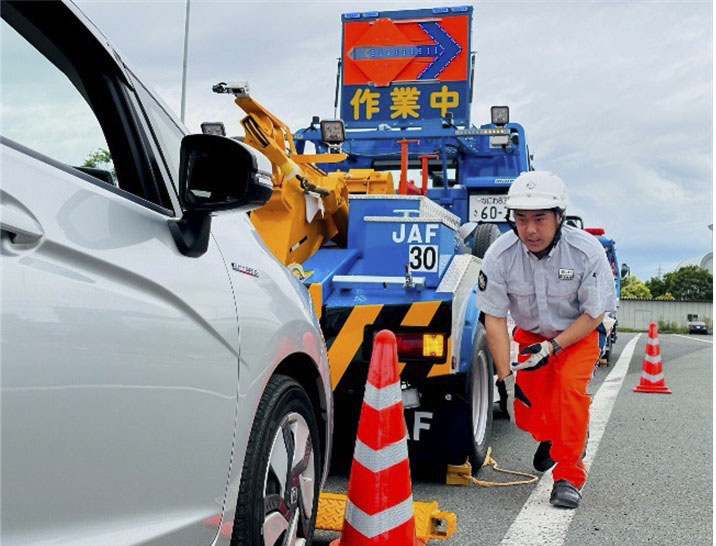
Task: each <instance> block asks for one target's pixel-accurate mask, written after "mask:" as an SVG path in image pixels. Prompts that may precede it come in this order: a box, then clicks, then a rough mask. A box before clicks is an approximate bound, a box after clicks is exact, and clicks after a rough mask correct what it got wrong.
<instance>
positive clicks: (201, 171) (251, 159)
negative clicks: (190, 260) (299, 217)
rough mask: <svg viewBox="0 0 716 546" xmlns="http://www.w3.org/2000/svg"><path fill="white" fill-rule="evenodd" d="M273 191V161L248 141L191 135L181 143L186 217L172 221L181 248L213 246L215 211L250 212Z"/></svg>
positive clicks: (191, 252)
mask: <svg viewBox="0 0 716 546" xmlns="http://www.w3.org/2000/svg"><path fill="white" fill-rule="evenodd" d="M272 193H273V182H272V181H271V163H270V162H269V161H268V159H267V158H266V157H265V156H263V155H262V154H260V153H259V152H256V151H254V150H253V149H252V148H249V147H248V146H247V145H245V144H243V143H241V142H238V141H236V140H233V139H231V138H226V137H223V136H219V135H206V134H195V135H187V136H185V137H184V138H183V139H182V142H181V156H180V162H179V201H180V203H181V204H182V207H183V208H184V209H185V210H184V215H183V216H182V218H181V219H180V220H170V222H169V229H170V231H171V232H172V235H173V236H174V240H175V242H176V244H177V248H178V249H179V251H180V252H181V253H182V254H184V255H185V256H191V257H198V256H201V255H202V254H204V253H205V252H206V249H207V248H208V245H209V233H210V227H211V214H212V213H217V212H221V211H250V210H254V209H257V208H259V207H261V206H262V205H264V204H265V203H266V202H267V201H268V200H269V198H270V197H271V194H272Z"/></svg>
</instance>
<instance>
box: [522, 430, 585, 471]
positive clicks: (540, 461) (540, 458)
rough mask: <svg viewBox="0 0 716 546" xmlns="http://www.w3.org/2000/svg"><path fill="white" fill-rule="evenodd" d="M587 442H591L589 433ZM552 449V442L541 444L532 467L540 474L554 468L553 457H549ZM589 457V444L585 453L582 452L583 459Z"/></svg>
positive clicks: (533, 459)
mask: <svg viewBox="0 0 716 546" xmlns="http://www.w3.org/2000/svg"><path fill="white" fill-rule="evenodd" d="M587 441H589V431H587ZM551 448H552V442H550V441H549V440H545V441H544V442H540V443H539V445H538V446H537V451H535V456H534V457H533V458H532V466H534V468H535V470H537V471H538V472H547V471H548V470H549V469H550V468H552V467H553V466H554V461H553V460H552V457H550V456H549V450H550V449H551ZM586 455H587V444H586V443H585V444H584V451H582V459H584V457H585V456H586Z"/></svg>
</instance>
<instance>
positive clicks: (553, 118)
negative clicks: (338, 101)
mask: <svg viewBox="0 0 716 546" xmlns="http://www.w3.org/2000/svg"><path fill="white" fill-rule="evenodd" d="M77 4H78V5H79V6H80V8H81V9H82V10H83V11H84V12H85V14H87V15H88V16H89V17H90V19H92V20H93V21H94V22H95V24H96V25H97V26H98V27H99V28H100V29H101V30H102V31H103V32H104V33H105V35H106V36H107V37H108V38H109V39H110V41H111V42H112V43H113V44H114V45H115V46H116V48H117V49H118V50H119V51H120V52H122V53H123V55H125V56H126V58H128V59H129V61H130V63H131V64H133V66H134V67H135V68H136V69H137V71H138V72H139V74H140V75H141V76H142V77H143V79H144V80H145V81H147V82H148V83H149V84H150V85H151V86H152V87H153V88H154V89H155V90H156V91H157V92H158V93H159V94H160V95H161V96H162V98H163V99H164V101H165V102H166V103H167V104H168V105H169V107H170V108H172V109H173V110H174V111H175V112H177V114H178V113H179V111H180V103H181V79H182V55H183V36H184V21H185V13H186V3H185V1H184V0H181V1H176V2H175V1H161V2H159V1H155V2H147V1H143V0H135V1H112V2H105V1H97V0H84V1H78V2H77ZM445 5H465V2H443V1H436V2H420V1H411V2H365V1H362V2H358V1H345V2H337V1H332V2H301V1H294V2H271V1H262V2H244V1H222V2H216V1H200V0H191V14H190V28H189V54H188V77H187V96H186V124H187V126H188V128H189V129H190V130H191V131H193V132H199V131H200V123H201V122H202V121H223V122H224V123H225V124H226V126H227V132H228V133H229V134H241V129H240V127H239V124H238V120H239V119H240V118H241V117H242V111H240V110H239V108H238V107H237V106H235V105H234V104H233V102H232V100H231V97H230V96H229V95H217V94H214V93H212V92H211V86H212V85H213V84H215V83H217V82H219V81H227V80H228V81H241V80H246V81H249V82H250V86H251V95H252V96H253V97H254V98H256V99H257V100H258V101H259V102H261V103H262V104H263V105H265V106H266V107H267V108H268V109H269V110H271V111H272V112H273V113H274V114H275V115H277V116H278V117H279V118H281V119H282V120H283V121H285V122H286V123H287V124H288V125H289V126H290V127H291V128H292V129H294V130H297V129H299V128H301V127H305V126H306V125H308V123H309V122H310V119H311V116H313V115H318V116H321V117H322V118H332V117H333V97H334V89H335V77H336V59H337V57H338V56H339V55H340V46H341V19H340V16H341V14H342V13H347V12H352V11H370V10H388V9H412V8H420V7H435V6H445ZM472 5H473V6H474V10H475V12H474V17H473V37H472V43H473V49H474V50H475V51H476V52H477V58H476V74H475V97H474V100H473V104H472V108H471V120H472V123H473V124H476V125H480V124H482V123H487V122H489V115H490V113H489V112H490V106H491V105H502V104H506V105H509V106H510V119H511V121H516V122H518V123H520V124H522V125H523V126H524V128H525V131H526V134H527V139H528V142H529V146H530V151H531V152H532V153H534V156H535V161H534V163H535V166H536V168H537V169H544V170H550V171H552V172H554V173H555V174H557V175H559V176H560V177H561V178H562V179H563V180H564V181H565V184H566V185H567V189H568V193H569V202H570V205H569V213H570V214H578V215H580V216H582V218H583V219H584V222H585V225H587V226H595V227H603V228H605V229H606V232H607V235H608V236H609V237H611V238H612V239H614V240H615V241H616V244H617V249H618V253H619V259H620V261H621V262H626V263H628V264H629V265H630V266H631V270H632V273H633V274H636V275H637V276H638V277H639V278H640V279H642V280H647V279H649V278H651V277H653V276H656V275H657V274H658V272H659V270H661V272H662V273H666V272H668V271H671V270H674V269H675V268H676V267H677V266H678V265H679V264H680V263H681V262H683V261H684V260H687V259H691V258H700V257H701V256H703V255H704V254H706V253H707V252H710V251H711V249H712V244H713V243H712V233H711V231H710V230H709V229H708V227H707V226H708V225H709V224H711V223H712V222H713V13H712V4H711V2H706V1H704V2H688V1H678V2H582V1H563V2H510V1H501V2H476V3H472Z"/></svg>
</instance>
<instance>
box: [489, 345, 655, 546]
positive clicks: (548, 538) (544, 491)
mask: <svg viewBox="0 0 716 546" xmlns="http://www.w3.org/2000/svg"><path fill="white" fill-rule="evenodd" d="M640 337H641V334H637V335H636V336H635V337H634V338H633V339H631V340H629V343H627V344H626V347H624V350H623V351H622V354H621V356H620V357H619V360H618V361H617V363H616V364H615V365H614V369H613V370H612V371H611V372H610V373H609V375H608V376H607V378H606V379H605V380H604V382H603V383H602V385H601V387H600V388H599V390H598V391H597V394H596V395H595V396H594V398H593V399H592V405H591V406H590V409H589V416H590V417H589V442H588V443H587V454H586V456H585V457H584V465H585V467H586V468H587V471H589V468H590V467H591V466H592V461H594V456H595V455H596V453H597V449H598V448H599V442H600V441H601V440H602V436H603V435H604V430H605V429H606V427H607V422H608V421H609V417H610V415H611V414H612V408H613V407H614V402H615V401H616V398H617V395H618V394H619V389H620V388H621V386H622V383H623V382H624V377H625V376H626V373H627V371H628V370H629V362H630V361H631V357H632V356H633V354H634V347H635V346H636V344H637V342H638V341H639V338H640ZM588 484H589V482H588V481H587V489H588ZM551 491H552V471H551V470H550V471H548V472H545V473H544V474H543V475H542V478H541V479H540V480H539V482H537V486H536V487H535V489H534V490H533V491H532V494H531V495H530V496H529V498H528V499H527V502H525V504H524V506H523V507H522V510H521V511H520V513H519V514H517V517H516V518H515V521H513V522H512V525H511V526H510V528H509V529H508V530H507V534H506V535H505V538H503V539H502V542H501V543H500V544H502V545H505V546H507V545H511V546H543V545H544V544H549V545H550V546H561V545H563V544H564V541H565V538H566V536H567V530H568V529H569V524H570V522H571V521H572V518H573V517H574V513H575V510H565V509H560V508H555V507H554V506H552V505H551V504H550V503H549V495H550V492H551ZM587 493H588V491H587Z"/></svg>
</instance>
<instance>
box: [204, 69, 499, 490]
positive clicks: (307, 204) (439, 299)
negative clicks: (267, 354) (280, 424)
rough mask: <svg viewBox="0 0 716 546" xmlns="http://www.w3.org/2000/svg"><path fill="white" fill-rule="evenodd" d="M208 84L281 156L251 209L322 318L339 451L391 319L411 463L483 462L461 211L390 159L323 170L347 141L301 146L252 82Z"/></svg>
mask: <svg viewBox="0 0 716 546" xmlns="http://www.w3.org/2000/svg"><path fill="white" fill-rule="evenodd" d="M213 90H214V91H215V92H217V93H228V94H232V95H234V97H235V103H236V104H237V105H238V106H239V107H240V108H241V109H243V110H244V112H245V113H246V116H245V117H244V118H243V119H242V120H241V125H242V126H243V128H244V131H245V137H243V140H244V142H245V143H246V144H248V145H250V146H252V147H254V148H256V149H257V150H258V151H260V152H262V153H263V154H264V155H266V157H267V158H268V159H269V160H270V161H271V162H272V165H273V173H272V174H273V184H274V192H273V194H272V196H271V198H270V200H269V202H268V203H267V204H266V205H265V206H264V207H262V208H261V209H257V210H255V211H253V212H252V213H251V221H252V222H253V224H254V226H255V227H256V229H257V231H258V233H259V234H260V235H261V237H262V238H263V239H264V241H265V242H266V244H267V246H268V247H269V248H270V250H271V251H272V252H273V253H274V255H275V256H276V258H277V259H278V260H280V261H281V262H283V263H284V264H285V265H286V266H287V267H288V268H289V269H291V270H292V271H293V272H294V274H295V275H296V276H298V277H299V278H300V279H301V280H302V281H303V282H304V284H305V286H306V287H307V289H308V291H309V294H310V296H311V298H312V301H313V304H314V308H315V311H316V313H317V314H318V316H319V318H320V324H321V327H322V333H323V336H324V338H325V341H326V345H327V347H328V359H329V363H330V366H331V379H332V383H333V389H334V400H335V412H336V418H335V422H336V423H340V425H337V426H336V427H335V432H334V446H335V449H334V453H335V454H336V455H337V456H336V457H334V464H336V466H337V468H339V469H340V468H341V463H342V462H349V461H350V456H348V457H345V456H341V455H343V454H345V453H346V451H347V452H348V453H350V450H352V448H353V444H354V442H355V437H356V431H357V422H358V417H359V413H360V407H361V401H362V399H363V391H364V386H365V380H366V375H367V368H368V363H369V359H370V354H371V351H372V343H373V337H374V334H375V333H377V332H378V331H379V330H381V329H384V328H387V329H390V330H392V331H393V332H394V333H395V335H396V338H397V341H398V357H399V362H400V376H401V387H402V393H403V400H404V405H405V415H406V422H407V426H408V446H409V455H410V460H411V466H412V467H413V469H414V471H415V472H416V473H419V474H425V475H431V476H434V477H437V478H443V477H444V476H445V473H446V470H447V465H449V464H463V463H464V462H465V461H466V460H468V459H469V461H470V462H471V464H472V468H473V469H475V471H477V470H478V469H479V468H480V467H481V466H482V463H483V461H484V459H485V457H486V455H487V448H488V445H489V441H490V434H491V425H492V403H493V388H492V376H493V364H492V361H491V358H490V356H489V353H488V351H487V342H486V335H485V330H484V326H483V325H482V324H481V323H480V320H479V318H480V317H479V313H478V309H477V306H476V304H475V298H476V294H477V277H478V274H479V270H480V260H479V259H478V258H476V257H475V256H473V255H472V254H471V253H460V251H459V248H460V244H459V243H460V242H461V241H460V240H459V236H458V231H459V228H460V219H459V217H458V216H457V215H455V214H453V213H452V212H450V211H448V210H446V209H445V208H444V207H442V206H441V205H440V204H438V203H436V202H434V201H432V200H431V199H430V198H429V197H428V196H425V195H415V194H414V195H409V194H407V192H405V191H404V192H398V193H396V192H395V189H394V182H393V178H392V175H391V174H390V173H381V172H376V171H375V170H372V169H350V170H348V171H345V172H343V171H335V172H332V173H326V172H325V171H324V170H322V169H320V168H319V167H318V166H317V164H322V165H326V164H329V165H330V164H334V163H335V162H338V161H344V160H345V159H346V154H344V153H342V152H341V151H340V149H338V147H336V146H334V147H333V149H330V150H328V151H329V153H322V154H310V155H309V154H301V153H299V152H298V151H297V150H296V146H295V143H294V140H293V137H292V133H291V131H290V129H289V128H288V127H287V126H286V125H285V124H284V123H283V122H282V121H281V120H279V119H278V118H277V117H276V116H274V115H273V114H272V113H271V112H269V111H268V110H267V109H266V108H264V107H263V106H262V105H261V104H259V103H258V102H257V101H256V100H255V99H253V98H252V97H251V96H250V92H249V88H248V84H246V83H220V84H217V85H215V86H214V87H213ZM202 129H203V130H204V131H205V132H215V133H219V134H221V133H223V132H225V130H224V129H223V128H217V127H216V126H212V125H211V124H204V125H203V127H202ZM340 129H341V127H340V124H334V125H332V126H331V125H328V126H327V127H326V124H324V130H325V131H327V132H329V133H331V132H332V131H333V132H334V133H340Z"/></svg>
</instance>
